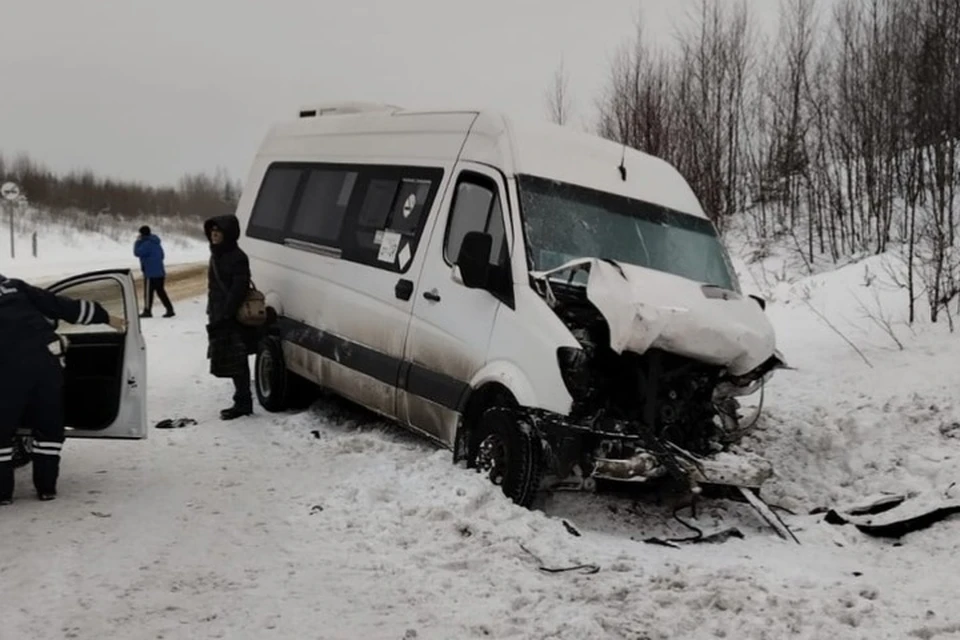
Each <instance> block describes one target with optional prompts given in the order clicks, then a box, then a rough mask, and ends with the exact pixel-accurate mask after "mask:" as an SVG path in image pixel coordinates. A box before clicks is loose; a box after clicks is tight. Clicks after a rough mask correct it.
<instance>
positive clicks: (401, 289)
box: [393, 278, 413, 300]
mask: <svg viewBox="0 0 960 640" xmlns="http://www.w3.org/2000/svg"><path fill="white" fill-rule="evenodd" d="M393 293H394V294H395V295H396V296H397V297H398V298H400V299H401V300H409V299H410V296H412V295H413V280H407V279H406V278H400V280H399V281H398V282H397V286H396V287H394V288H393Z"/></svg>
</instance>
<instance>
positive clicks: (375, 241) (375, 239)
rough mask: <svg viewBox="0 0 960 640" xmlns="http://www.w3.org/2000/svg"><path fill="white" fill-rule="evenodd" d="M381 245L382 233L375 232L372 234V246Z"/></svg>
mask: <svg viewBox="0 0 960 640" xmlns="http://www.w3.org/2000/svg"><path fill="white" fill-rule="evenodd" d="M382 243H383V231H382V230H381V231H377V232H376V233H375V234H373V244H382Z"/></svg>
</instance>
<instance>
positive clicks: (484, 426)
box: [467, 407, 543, 507]
mask: <svg viewBox="0 0 960 640" xmlns="http://www.w3.org/2000/svg"><path fill="white" fill-rule="evenodd" d="M473 436H474V437H473V438H472V439H471V440H472V442H471V443H470V450H469V455H468V458H467V466H468V467H469V468H473V469H477V470H478V471H479V472H481V473H484V474H485V475H487V476H488V477H489V479H490V481H491V482H493V484H495V485H497V486H499V487H500V488H501V489H502V490H503V493H504V495H506V496H507V497H508V498H510V499H511V500H513V501H514V502H515V503H517V504H518V505H520V506H521V507H529V506H530V505H531V504H532V503H533V500H534V498H535V497H536V495H537V491H538V490H539V489H540V482H541V480H542V478H543V452H542V448H541V444H540V438H539V437H538V436H536V435H535V432H534V430H533V429H531V428H529V425H526V424H524V423H523V421H522V420H521V419H519V418H518V416H517V415H516V413H515V412H514V411H513V410H511V409H507V408H503V407H494V408H491V409H487V410H486V411H485V412H484V413H483V414H482V415H481V416H480V420H479V421H478V424H477V428H476V431H475V432H474V434H473Z"/></svg>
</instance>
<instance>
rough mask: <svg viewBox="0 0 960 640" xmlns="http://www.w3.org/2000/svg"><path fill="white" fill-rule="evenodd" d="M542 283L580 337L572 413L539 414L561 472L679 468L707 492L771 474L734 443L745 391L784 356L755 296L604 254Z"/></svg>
mask: <svg viewBox="0 0 960 640" xmlns="http://www.w3.org/2000/svg"><path fill="white" fill-rule="evenodd" d="M584 273H585V274H587V278H586V281H585V282H583V278H582V277H580V278H579V280H578V277H579V276H582V275H583V274H584ZM561 274H562V275H561ZM575 281H576V283H575ZM534 285H535V287H537V288H538V290H539V291H540V292H541V295H543V296H544V298H545V299H546V301H547V303H548V304H549V305H550V307H551V308H552V309H553V310H554V312H555V313H556V314H557V315H558V317H560V319H561V320H562V321H563V322H564V324H565V325H566V326H567V327H568V328H569V329H570V331H571V333H572V334H573V335H574V337H575V338H576V339H577V341H578V342H579V343H580V345H581V348H580V349H569V348H561V349H559V350H558V361H559V365H560V368H561V372H562V374H563V379H564V382H565V384H566V385H567V388H568V390H569V391H570V394H571V395H572V396H573V398H574V403H573V409H572V411H571V412H570V414H569V415H567V416H559V415H554V414H550V413H549V412H544V411H537V410H529V411H528V418H529V419H530V421H531V423H532V424H533V426H534V427H536V428H537V429H538V430H539V431H540V432H541V433H543V434H545V436H546V438H545V441H546V442H547V447H548V449H549V454H551V455H552V457H553V463H554V467H555V469H556V471H557V476H558V477H560V478H564V477H566V476H567V475H568V474H571V473H576V472H579V474H580V475H581V476H582V477H583V478H587V479H589V480H591V481H592V480H595V479H603V480H614V481H623V482H647V481H650V480H653V479H656V478H661V477H664V476H671V477H673V478H675V479H678V480H681V481H683V482H686V483H688V484H689V486H690V488H691V489H692V490H693V491H695V492H696V491H698V490H699V489H698V487H699V485H700V484H717V485H729V486H736V487H742V488H751V489H757V488H759V487H760V485H761V484H762V483H763V482H764V481H765V480H766V479H767V478H769V477H770V476H771V475H772V473H773V470H772V467H771V465H770V464H769V463H768V462H767V461H766V460H764V459H763V458H761V457H759V456H756V455H753V454H733V453H730V452H729V446H730V445H731V444H732V443H734V442H736V441H737V440H739V438H741V437H742V436H743V433H744V431H743V429H742V427H741V424H740V416H739V415H738V414H737V409H738V407H739V404H738V402H737V400H736V396H741V395H747V394H749V393H752V392H753V391H755V390H756V389H758V388H759V387H760V386H761V385H762V384H763V383H764V381H765V380H766V379H768V378H769V376H770V375H771V374H772V372H773V370H774V369H776V368H778V367H780V366H783V365H784V363H783V360H782V358H781V356H780V354H779V353H778V352H777V350H776V344H775V336H774V331H773V328H772V326H771V324H770V322H769V321H768V320H767V318H766V316H765V314H764V312H763V308H762V307H761V305H760V304H758V302H757V301H756V300H753V299H750V298H748V297H745V296H743V295H741V294H740V293H739V292H736V291H730V290H726V289H720V288H719V287H711V286H708V285H701V284H700V283H697V282H694V281H692V280H688V279H685V278H682V277H678V276H675V275H672V274H668V273H664V272H659V271H654V270H651V269H644V268H642V267H637V266H633V265H624V264H620V263H615V262H612V261H603V260H597V259H582V260H576V261H573V262H571V263H567V264H565V265H563V266H562V267H559V268H557V269H554V270H551V271H549V272H543V273H538V274H535V275H534Z"/></svg>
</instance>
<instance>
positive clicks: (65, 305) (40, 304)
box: [0, 275, 125, 505]
mask: <svg viewBox="0 0 960 640" xmlns="http://www.w3.org/2000/svg"><path fill="white" fill-rule="evenodd" d="M57 320H63V321H65V322H69V323H71V324H81V325H91V324H109V325H110V326H111V327H113V328H114V329H116V330H117V331H123V330H124V328H125V323H124V321H123V319H121V318H117V317H114V316H111V315H110V314H109V313H108V312H107V310H106V309H104V308H103V306H101V305H100V304H98V303H96V302H93V301H90V300H74V299H73V298H68V297H66V296H61V295H57V294H54V293H51V292H50V291H47V290H46V289H40V288H37V287H34V286H32V285H29V284H27V283H26V282H24V281H23V280H16V279H8V278H6V277H4V276H3V275H0V505H7V504H10V503H11V502H12V500H13V489H14V445H13V440H14V437H15V436H16V431H17V429H18V428H19V427H30V429H31V432H32V434H31V435H32V447H31V449H32V451H31V457H32V458H33V485H34V488H35V489H36V491H37V497H38V498H40V499H41V500H52V499H54V498H55V497H56V495H57V479H58V476H59V475H60V450H61V448H62V447H63V441H64V424H63V421H64V409H63V368H62V366H63V361H62V358H64V357H65V356H64V353H63V343H62V342H61V341H60V338H59V336H58V335H57V333H56V331H55V327H56V324H55V322H54V321H57Z"/></svg>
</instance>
